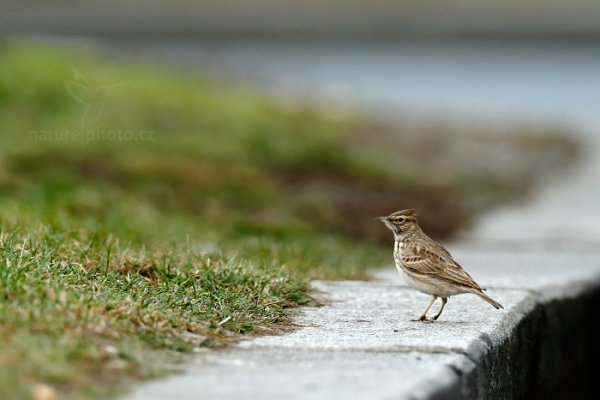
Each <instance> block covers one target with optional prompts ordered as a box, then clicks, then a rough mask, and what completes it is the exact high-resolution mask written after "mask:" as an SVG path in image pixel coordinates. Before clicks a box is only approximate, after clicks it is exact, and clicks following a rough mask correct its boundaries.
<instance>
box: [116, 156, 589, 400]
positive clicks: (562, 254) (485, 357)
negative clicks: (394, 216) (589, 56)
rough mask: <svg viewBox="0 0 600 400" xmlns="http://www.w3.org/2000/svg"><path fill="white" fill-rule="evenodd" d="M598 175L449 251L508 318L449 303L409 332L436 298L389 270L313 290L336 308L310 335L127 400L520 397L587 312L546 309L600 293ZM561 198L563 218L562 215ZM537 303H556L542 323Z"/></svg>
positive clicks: (269, 340) (230, 356)
mask: <svg viewBox="0 0 600 400" xmlns="http://www.w3.org/2000/svg"><path fill="white" fill-rule="evenodd" d="M594 146H595V145H592V147H591V150H592V151H591V153H590V154H594V151H595V149H597V148H598V147H594ZM596 154H598V153H596ZM599 166H600V159H599V160H598V161H596V160H595V159H594V157H590V158H589V159H586V160H585V162H584V163H583V164H582V165H581V166H580V167H579V169H577V170H576V171H573V172H572V175H570V176H567V177H565V179H564V180H563V181H562V183H559V184H557V185H555V186H553V187H551V188H548V189H547V190H544V191H542V193H541V195H540V196H539V197H538V198H536V199H535V200H534V201H533V202H531V203H529V204H528V205H524V206H522V207H521V208H508V209H505V210H501V211H499V212H498V213H495V214H493V215H491V216H490V217H489V218H486V219H484V220H483V222H482V223H481V224H480V225H479V226H478V227H477V228H476V229H475V231H474V232H473V233H471V234H470V235H468V236H466V237H465V238H463V240H462V241H461V242H460V243H459V244H456V245H453V246H449V248H450V250H451V252H452V253H453V254H454V255H455V258H456V259H457V260H458V261H459V262H460V263H461V264H462V265H463V266H464V267H465V268H466V269H467V270H468V271H469V272H470V273H471V274H472V275H473V276H474V277H475V279H476V280H478V281H479V282H480V283H481V284H482V285H483V286H486V287H487V288H488V294H489V295H490V296H492V297H493V298H494V299H496V300H497V301H499V302H500V303H502V304H503V305H504V307H505V309H504V310H495V309H494V308H492V307H491V306H490V305H489V304H487V303H485V302H483V301H481V300H480V299H478V298H477V297H475V296H473V295H461V296H455V297H452V298H451V299H450V300H449V303H448V306H447V308H446V310H445V311H444V314H443V316H442V319H441V320H440V321H438V322H437V323H435V324H429V323H418V322H411V321H410V319H411V318H414V317H416V316H418V315H419V314H420V312H421V311H422V309H423V308H424V306H425V305H426V304H427V301H428V296H426V295H423V294H420V293H418V292H416V291H414V290H412V289H410V288H409V287H407V286H406V285H405V283H404V282H403V281H402V279H401V278H400V277H399V276H398V275H397V273H396V271H395V269H394V268H393V267H391V266H390V267H389V268H386V269H384V270H382V271H380V272H378V273H377V279H376V280H374V281H371V282H315V283H314V285H315V287H316V288H317V289H318V290H320V291H321V292H322V294H323V296H324V298H327V299H329V300H330V301H329V303H328V304H327V305H326V306H323V307H318V308H305V309H303V310H302V311H301V313H300V315H299V316H298V322H299V323H300V324H302V326H303V328H301V329H299V330H297V331H295V332H292V333H289V334H286V335H283V336H272V337H260V338H256V339H253V340H248V341H244V342H242V343H240V344H239V345H237V346H236V347H233V348H230V349H228V350H226V351H207V352H206V353H204V354H203V355H201V356H199V357H198V359H197V360H196V362H195V363H194V365H191V366H190V367H189V369H188V370H187V372H186V373H184V374H182V375H179V376H172V377H168V378H165V379H162V380H158V381H155V382H151V383H148V384H145V385H142V386H140V387H139V388H137V390H135V391H134V392H133V393H131V394H130V395H129V396H127V397H126V398H127V399H129V400H137V399H140V400H141V399H143V400H150V399H165V398H168V399H170V400H179V399H181V400H183V399H196V398H207V399H209V398H210V399H230V398H248V399H271V398H272V399H280V398H288V399H331V398H344V399H363V398H369V399H389V398H395V399H404V398H406V399H418V398H436V396H442V398H446V397H447V396H452V397H455V398H474V397H496V398H502V397H507V396H510V393H513V394H514V393H521V392H520V390H521V388H520V386H519V385H525V383H523V382H525V381H527V379H526V378H523V376H525V377H527V376H529V375H527V374H528V373H529V372H528V371H529V369H528V368H529V367H531V365H530V364H527V362H528V360H530V359H533V358H532V357H533V356H532V357H530V354H528V353H532V354H533V353H535V354H534V355H535V357H537V358H535V360H534V361H532V362H534V363H540V362H541V361H540V360H543V359H544V357H546V354H547V353H552V351H551V349H553V348H557V347H560V343H561V342H560V340H561V338H560V337H559V336H560V335H561V334H564V332H562V331H561V332H554V331H552V329H553V328H548V327H549V326H554V327H556V326H560V325H561V323H562V322H564V321H562V320H561V318H563V319H564V318H565V317H564V315H567V316H568V315H569V314H572V315H573V318H579V319H581V315H585V314H586V313H587V312H588V309H586V308H585V304H581V305H579V306H578V305H577V304H575V306H573V304H572V303H569V305H568V307H569V308H567V309H566V311H565V310H563V311H562V312H563V314H561V315H563V317H561V316H559V314H560V313H559V311H560V310H561V309H560V307H558V308H557V307H554V308H552V306H550V305H551V304H561V302H562V301H564V302H567V301H573V299H575V301H576V299H578V298H584V297H583V296H585V295H586V293H587V294H589V293H593V292H594V291H595V290H596V289H598V287H600V246H598V244H600V229H599V228H598V226H600V224H596V221H598V218H599V216H600V213H599V212H598V204H600V201H597V198H598V193H597V190H596V189H595V188H594V187H593V186H592V187H590V186H589V185H588V184H589V183H591V182H592V181H593V180H594V179H595V176H598V175H597V174H596V172H597V171H599V170H600V169H599V168H598V167H599ZM563 189H564V190H563ZM565 190H568V196H566V195H565V192H564V191H565ZM565 197H567V198H568V200H569V201H568V204H569V207H567V208H565V207H561V206H562V205H564V203H562V202H563V201H566V199H565ZM515 239H517V240H515ZM390 251H391V250H390ZM390 259H391V255H390ZM594 293H596V292H594ZM586 301H587V300H586ZM582 302H583V300H582ZM541 304H544V305H546V304H550V305H549V306H548V307H547V308H545V311H543V312H541V313H540V311H539V309H540V305H541ZM436 306H437V304H436ZM544 307H546V306H544ZM565 307H567V306H565ZM434 309H435V308H434ZM536 310H537V311H536ZM557 310H558V311H557ZM536 313H537V314H536ZM577 313H579V314H577ZM534 315H539V316H540V317H539V318H537V319H536V318H533V319H532V316H534ZM566 318H568V317H566ZM531 320H533V322H527V321H531ZM541 320H543V321H545V322H539V321H541ZM536 321H538V322H536ZM553 321H554V322H553ZM553 323H554V325H552V324H553ZM544 324H545V325H544ZM568 325H569V326H571V325H575V324H568ZM540 330H541V331H544V333H543V335H544V336H543V337H544V338H545V337H548V338H555V339H548V340H555V342H552V341H549V342H548V343H547V344H545V345H542V349H543V350H539V349H538V350H535V349H537V347H536V343H533V344H532V343H530V342H532V341H534V342H535V341H536V340H537V339H531V338H530V337H529V335H534V334H536V332H537V333H539V331H540ZM554 330H556V329H555V328H554ZM570 335H572V333H567V336H570ZM532 337H534V336H532ZM562 338H563V339H564V335H563V337H562ZM528 339H529V340H528ZM573 339H574V340H575V341H576V340H577V338H573ZM544 346H546V347H544ZM532 349H533V350H532ZM540 351H541V352H543V354H541V355H540V354H538V353H540ZM574 351H575V350H574ZM584 351H585V350H584ZM548 357H550V358H551V357H554V355H552V354H551V355H549V356H548ZM555 357H557V358H555V359H554V361H556V360H557V359H560V357H561V355H560V354H559V355H555ZM521 359H523V360H525V361H522V367H521V366H520V365H521V364H520V363H521V361H519V360H521ZM515 360H517V361H515ZM507 363H508V364H507ZM546 364H551V363H546ZM554 364H556V362H554ZM519 368H522V369H523V372H521V371H519ZM532 368H534V369H536V370H537V369H539V368H538V367H537V366H534V367H532ZM541 369H543V367H542V368H541ZM538 372H539V371H538ZM544 373H545V372H544ZM546 378H548V376H546ZM519 379H521V380H519ZM528 379H529V380H531V379H533V378H528ZM519 382H521V383H519ZM494 385H496V386H494Z"/></svg>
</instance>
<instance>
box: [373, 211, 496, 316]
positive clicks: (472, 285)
mask: <svg viewBox="0 0 600 400" xmlns="http://www.w3.org/2000/svg"><path fill="white" fill-rule="evenodd" d="M417 214H418V213H417V210H416V209H414V208H409V209H406V210H400V211H396V212H393V213H391V214H390V215H388V216H387V217H377V218H376V219H377V220H379V221H381V222H383V223H384V224H385V225H386V226H387V227H388V228H389V229H390V230H391V231H392V232H393V234H394V261H395V264H396V268H397V269H398V272H399V273H400V275H402V276H403V277H404V278H405V280H406V282H407V283H408V284H409V285H410V286H411V287H413V288H415V289H417V290H418V291H420V292H422V293H426V294H429V295H430V296H431V301H430V302H429V304H428V305H427V307H426V308H425V310H424V311H423V313H422V314H421V316H420V317H419V318H417V319H413V320H412V321H421V322H435V321H437V320H438V318H439V317H440V316H441V315H442V311H444V307H445V306H446V303H447V302H448V298H449V297H450V296H453V295H457V294H463V293H472V294H474V295H476V296H478V297H480V298H481V299H483V300H485V301H487V302H488V303H490V304H491V305H492V306H493V307H494V308H496V309H500V308H504V307H502V305H501V304H500V303H498V302H497V301H496V300H494V299H492V298H491V297H489V296H487V295H486V294H485V293H483V291H484V290H485V289H484V288H482V287H481V286H479V284H478V283H477V282H475V280H474V279H473V278H472V277H471V275H469V274H468V273H467V272H466V271H465V270H464V269H463V268H462V267H461V266H460V264H459V263H457V262H456V261H455V260H454V258H452V256H451V255H450V253H449V252H448V250H446V249H445V248H444V247H443V246H442V245H441V244H439V243H437V242H435V241H434V240H433V239H431V238H430V237H429V236H427V235H426V234H425V232H423V230H422V229H421V227H420V226H419V222H418V220H417ZM438 298H441V299H442V305H441V307H440V309H439V311H438V313H437V314H436V315H435V316H433V317H431V318H428V317H427V312H428V311H429V309H430V308H431V306H432V305H433V303H435V301H436V300H437V299H438Z"/></svg>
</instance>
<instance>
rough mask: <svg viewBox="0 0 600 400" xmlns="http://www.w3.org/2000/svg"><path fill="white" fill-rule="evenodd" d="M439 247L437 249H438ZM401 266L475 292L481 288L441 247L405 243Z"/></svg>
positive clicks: (420, 243) (417, 242)
mask: <svg viewBox="0 0 600 400" xmlns="http://www.w3.org/2000/svg"><path fill="white" fill-rule="evenodd" d="M438 247H439V248H438ZM402 264H403V265H404V267H405V268H407V269H409V270H410V271H411V272H413V273H415V274H420V275H428V276H429V277H431V278H437V279H441V280H443V281H446V282H449V283H453V284H456V285H461V286H465V287H469V288H473V289H476V290H482V289H481V286H479V284H477V282H475V280H474V279H473V278H472V277H471V275H469V274H468V273H467V272H466V271H465V270H464V269H462V267H461V266H460V264H458V263H457V262H456V261H454V259H453V258H452V256H451V255H450V253H448V252H447V251H446V249H444V248H443V247H442V246H441V245H439V244H437V243H435V247H433V248H432V246H431V244H430V243H427V245H425V244H424V243H422V242H420V241H415V242H411V243H407V244H406V245H405V247H404V249H403V252H402Z"/></svg>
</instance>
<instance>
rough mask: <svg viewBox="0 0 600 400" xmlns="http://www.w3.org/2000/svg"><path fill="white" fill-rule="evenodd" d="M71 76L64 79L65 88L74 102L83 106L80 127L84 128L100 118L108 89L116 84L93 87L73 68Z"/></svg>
mask: <svg viewBox="0 0 600 400" xmlns="http://www.w3.org/2000/svg"><path fill="white" fill-rule="evenodd" d="M73 78H74V79H73V80H65V81H64V85H65V89H66V91H67V93H68V94H69V95H70V96H71V97H72V98H73V99H74V100H75V101H76V102H78V103H80V104H82V105H83V106H84V107H85V109H84V111H83V116H82V117H81V129H86V128H89V127H92V126H94V125H95V124H96V123H97V122H98V121H99V120H100V117H101V116H102V113H103V112H104V105H105V104H106V99H107V98H108V94H109V92H110V90H111V89H112V88H114V87H116V86H118V85H108V86H98V87H94V86H93V85H91V84H90V82H89V81H88V80H87V79H86V77H85V76H84V75H83V74H82V73H80V72H79V71H77V70H73Z"/></svg>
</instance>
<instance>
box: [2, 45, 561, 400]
mask: <svg viewBox="0 0 600 400" xmlns="http://www.w3.org/2000/svg"><path fill="white" fill-rule="evenodd" d="M103 86H110V87H111V88H110V89H109V91H108V93H107V94H106V93H103V92H102V91H101V90H100V89H99V88H101V87H103ZM74 87H75V89H74ZM72 95H75V97H73V96H72ZM78 99H79V100H82V99H83V100H85V101H86V102H87V103H89V104H91V106H90V109H89V110H88V111H87V112H88V115H87V116H86V118H85V119H83V116H84V112H85V109H86V107H85V105H84V104H82V103H80V102H78ZM90 116H91V117H90ZM82 124H84V126H83V127H82ZM373 127H374V125H373V124H372V123H371V122H369V121H366V120H364V119H362V118H360V117H358V116H346V117H339V116H335V114H331V115H330V114H328V113H327V110H324V111H318V110H314V109H311V108H307V107H303V106H299V105H291V104H286V105H280V104H277V103H276V102H274V101H272V100H269V99H268V98H266V97H264V96H262V95H260V94H258V93H256V92H254V91H253V90H250V89H246V88H240V87H234V86H231V85H227V84H224V83H223V82H218V81H213V80H209V79H207V78H203V77H201V76H186V75H183V74H177V73H174V72H169V71H165V70H160V69H152V68H149V67H148V66H147V65H137V64H132V63H123V62H121V63H114V62H113V61H111V60H110V59H107V58H105V57H101V56H99V55H96V54H93V53H85V54H82V53H80V52H79V53H77V52H74V51H68V50H64V49H60V48H53V47H48V46H46V47H41V46H37V45H29V44H11V45H5V46H4V47H3V48H1V49H0V341H1V343H2V345H1V347H0V398H2V399H22V398H29V397H30V394H31V391H32V388H34V387H35V385H38V384H45V385H49V386H50V387H52V388H53V390H54V391H56V392H58V394H59V395H60V398H67V399H69V398H74V399H75V398H77V399H79V398H82V399H83V398H94V397H103V396H106V395H109V394H112V393H116V392H118V391H119V390H121V389H122V388H123V387H125V386H126V385H127V383H128V382H130V381H131V380H136V379H142V378H149V377H153V376H156V375H157V374H161V373H164V372H167V371H170V370H172V368H173V365H176V364H177V362H178V361H180V360H181V357H182V354H185V353H186V352H189V351H190V350H192V349H193V348H194V347H195V346H198V345H201V346H217V345H220V344H223V343H227V341H228V340H229V339H230V338H231V336H232V335H238V334H248V333H251V332H254V333H261V332H275V331H277V330H278V329H281V328H282V327H284V326H285V323H286V322H288V314H287V310H288V309H289V308H290V307H295V306H298V305H302V304H306V303H307V302H309V301H310V297H309V295H308V294H307V285H306V283H307V281H308V280H309V279H312V278H326V279H340V278H362V277H364V276H366V274H367V272H366V271H367V270H368V268H372V267H374V266H379V265H382V264H383V263H384V262H389V261H390V258H389V254H388V253H389V252H388V249H387V248H382V247H381V246H380V244H379V243H380V242H378V240H380V239H377V238H378V237H381V236H382V235H386V236H385V238H386V239H389V238H388V235H387V232H386V231H385V230H384V229H382V228H381V227H380V226H378V225H375V223H374V222H373V221H372V219H371V217H373V216H375V215H379V214H381V213H385V212H390V211H392V210H393V209H395V208H400V207H403V206H415V205H416V206H421V207H423V208H425V209H426V210H427V211H428V212H426V213H424V217H425V218H424V219H423V222H424V223H425V225H426V226H427V227H430V228H431V229H430V230H431V231H433V232H439V233H440V234H445V235H447V234H448V233H450V232H452V231H454V230H455V229H456V228H457V227H461V226H463V225H464V221H468V220H469V218H470V216H471V215H472V214H473V213H475V212H477V211H479V210H480V209H482V208H484V207H483V206H481V204H489V203H490V200H489V199H491V198H493V199H494V200H493V201H495V202H497V201H498V200H497V199H498V198H505V197H506V195H507V193H510V192H511V191H514V190H515V184H514V182H515V181H516V182H520V185H521V184H522V183H523V182H527V179H523V180H522V181H520V180H518V179H517V180H515V174H514V173H511V174H505V175H502V174H501V173H499V174H495V175H494V174H492V173H490V171H488V170H484V172H483V174H480V175H477V174H474V173H473V171H474V170H477V168H473V167H472V165H470V166H466V167H463V169H462V170H461V169H449V168H447V166H448V162H441V163H439V166H438V167H435V165H436V164H435V163H431V162H429V160H430V158H428V157H431V155H427V154H423V155H421V154H419V153H418V152H419V151H421V150H422V149H423V148H424V147H425V146H418V145H417V146H416V147H415V148H413V149H411V148H410V146H408V145H406V144H403V145H402V146H394V145H393V144H394V142H393V141H394V140H396V139H394V138H396V136H395V135H396V132H395V131H394V129H395V128H386V129H385V130H386V132H387V135H386V136H385V137H383V136H382V137H380V138H379V139H378V140H382V141H383V139H386V140H392V145H390V144H389V143H387V142H386V143H384V146H377V145H376V143H377V140H373V139H372V136H369V135H370V133H371V132H372V130H373V129H372V128H373ZM365 132H368V133H369V135H367V134H365ZM425 134H426V133H424V135H425ZM111 135H112V136H114V135H117V136H118V135H122V136H121V137H111ZM123 135H124V136H123ZM400 137H402V135H400V134H398V138H400ZM423 137H424V138H427V137H428V136H423ZM390 138H391V139H390ZM406 138H407V137H406V135H405V136H404V139H402V140H405V139H406ZM430 139H431V137H430ZM438 139H439V138H438ZM438 139H435V142H436V143H443V141H440V140H438ZM373 143H375V145H373ZM535 143H538V142H535ZM564 144H565V142H564V141H561V140H558V141H556V143H555V142H551V143H550V146H551V147H552V148H562V147H564ZM438 147H439V146H438ZM448 147H449V148H451V149H454V150H455V148H456V143H455V142H452V143H449V144H448ZM488 147H490V148H495V147H496V144H494V143H493V144H492V146H488ZM513 147H518V146H516V145H515V146H513ZM538 147H539V148H542V149H543V148H545V147H544V146H537V147H535V146H534V148H533V149H532V148H531V146H529V147H527V149H526V152H525V153H526V154H527V156H528V157H529V156H531V155H532V154H537V153H536V152H539V151H541V150H539V149H538ZM392 148H394V149H398V150H397V151H399V152H402V151H405V153H404V154H403V153H396V152H393V153H392V154H393V155H394V157H392V158H393V162H388V161H389V160H391V159H390V158H389V157H390V153H389V149H392ZM511 148H512V147H511ZM402 149H407V150H402ZM454 150H453V151H454ZM538 150H539V151H538ZM502 151H503V152H504V153H503V154H504V155H505V154H506V151H507V148H506V146H505V147H503V148H502ZM517 153H518V152H517ZM448 154H450V156H448ZM396 156H397V157H396ZM435 156H436V157H438V158H437V160H438V161H439V160H444V157H446V158H448V157H453V155H452V154H451V153H449V152H448V151H445V150H444V148H439V149H438V152H437V153H436V155H435ZM481 159H482V160H484V163H485V164H486V165H487V164H489V163H488V162H487V160H488V159H489V157H487V156H486V154H484V155H483V156H482V157H481ZM540 159H541V158H540ZM446 161H447V160H446ZM398 162H401V164H400V165H398V164H397V163H398ZM538 164H539V165H541V167H543V168H542V169H548V168H547V167H548V166H547V165H544V164H543V163H541V162H540V163H538ZM538 164H536V165H538ZM391 166H396V167H394V168H392V167H391ZM415 171H419V174H420V175H419V178H418V179H415V178H414V176H415ZM449 171H450V172H449ZM452 171H454V172H452ZM526 171H527V174H532V175H533V174H535V173H537V171H538V170H537V169H535V168H527V169H526ZM442 172H443V173H442ZM492 172H494V173H495V172H497V171H496V170H494V171H492ZM440 176H443V177H444V178H443V179H440ZM528 176H529V175H525V178H527V177H528ZM519 187H521V186H519ZM482 196H483V197H482ZM482 198H483V199H484V201H481V199H482ZM485 199H487V200H485ZM459 203H460V204H475V203H477V204H479V205H478V206H469V207H470V208H469V209H461V208H460V207H459V206H457V205H456V204H459ZM427 216H429V219H427ZM428 224H429V225H428ZM436 229H437V230H436Z"/></svg>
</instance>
